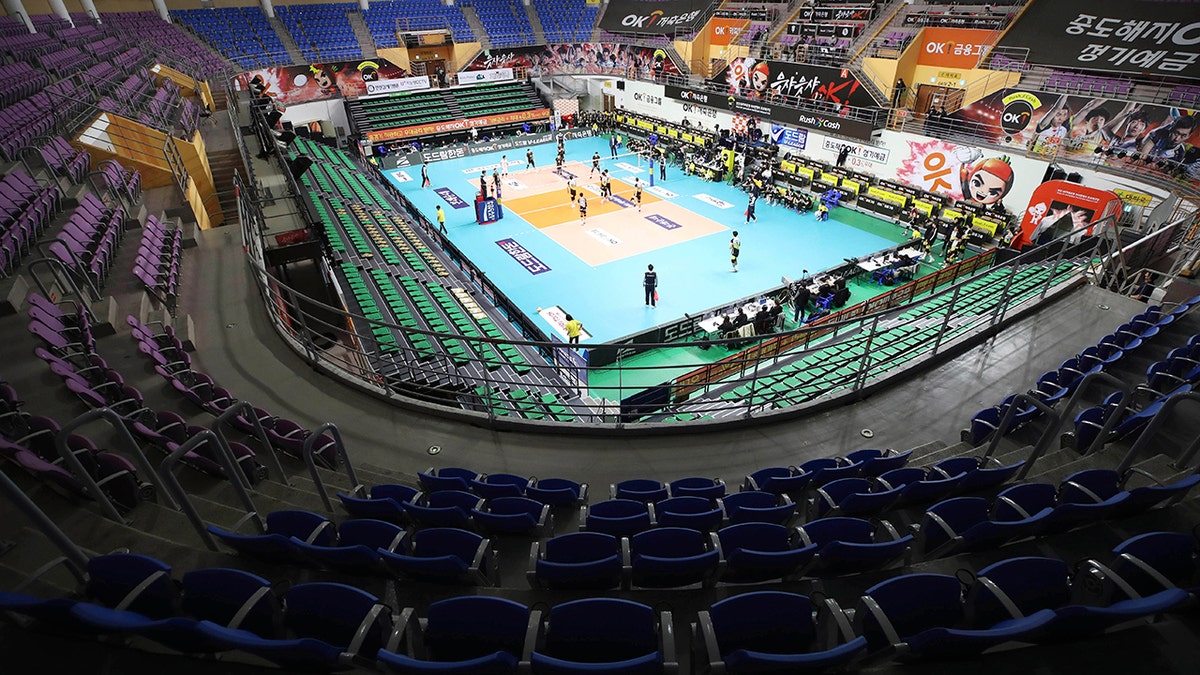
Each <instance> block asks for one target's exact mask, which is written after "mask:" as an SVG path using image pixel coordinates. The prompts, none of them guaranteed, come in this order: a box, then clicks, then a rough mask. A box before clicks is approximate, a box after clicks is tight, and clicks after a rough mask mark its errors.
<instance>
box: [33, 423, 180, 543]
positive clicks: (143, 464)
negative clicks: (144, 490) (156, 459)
mask: <svg viewBox="0 0 1200 675" xmlns="http://www.w3.org/2000/svg"><path fill="white" fill-rule="evenodd" d="M98 419H102V420H104V421H105V422H108V424H109V426H111V427H112V428H113V430H114V431H115V432H116V434H117V438H118V439H120V440H121V441H122V442H123V443H124V444H125V445H126V446H128V448H129V452H130V454H132V455H133V461H134V463H136V464H137V465H138V468H139V469H141V470H142V471H144V472H145V473H146V481H145V482H149V483H152V484H153V485H156V486H157V485H160V484H162V478H161V477H160V476H159V475H158V472H157V471H155V469H154V465H153V464H151V463H150V460H149V459H146V454H145V453H143V452H142V447H141V446H140V445H138V444H137V441H135V440H133V434H131V433H129V428H128V427H126V426H125V421H124V420H123V419H121V416H120V415H118V414H117V413H115V412H113V410H112V409H110V408H95V409H93V410H89V411H87V412H85V413H83V414H82V415H80V416H78V417H76V418H75V419H73V420H71V421H70V422H68V423H67V424H65V425H63V428H62V430H61V431H59V432H58V434H56V435H55V437H54V445H55V446H56V447H57V448H58V454H60V455H62V458H63V460H64V461H66V462H68V463H69V464H71V465H72V467H73V468H75V469H76V470H77V471H80V472H82V473H83V474H84V476H85V477H86V478H87V480H88V481H91V476H90V475H88V474H87V472H86V471H84V470H83V465H82V464H80V462H79V458H77V457H76V456H75V454H74V453H73V452H71V449H70V448H69V447H68V446H67V439H68V437H69V436H70V435H71V432H72V431H74V430H75V429H78V428H79V427H82V426H83V425H85V424H90V423H92V422H94V421H95V420H98ZM92 486H95V489H96V490H97V491H99V489H100V488H99V486H98V485H96V484H95V482H94V481H91V483H90V485H89V487H92ZM105 502H106V503H108V500H107V498H106V499H105ZM167 503H168V505H169V506H170V507H171V508H173V509H177V508H179V504H178V503H176V502H175V500H173V499H171V498H170V496H169V495H168V497H167ZM108 505H109V507H110V508H111V507H112V504H111V503H108ZM110 516H111V514H110ZM118 522H124V521H123V519H118Z"/></svg>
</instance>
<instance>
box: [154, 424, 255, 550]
mask: <svg viewBox="0 0 1200 675" xmlns="http://www.w3.org/2000/svg"><path fill="white" fill-rule="evenodd" d="M202 443H210V444H212V445H211V447H215V448H217V460H218V461H219V462H220V464H221V468H222V469H224V470H225V477H226V478H227V479H228V480H229V483H230V485H232V486H233V491H234V492H235V493H236V494H237V496H238V499H239V500H241V502H242V507H243V508H244V509H246V515H247V517H248V518H249V519H250V520H251V521H253V523H254V525H255V527H256V528H257V532H258V533H259V534H262V533H263V532H265V531H266V530H265V528H264V527H263V523H262V520H261V519H260V518H259V516H258V509H257V508H256V507H255V506H254V501H253V500H252V499H251V498H250V494H249V493H248V492H247V491H246V488H244V487H243V486H242V480H243V479H242V478H241V476H240V474H241V469H239V468H238V466H237V462H235V461H234V460H233V452H232V451H230V449H229V444H228V443H226V441H225V435H224V434H222V433H221V432H220V430H217V431H213V430H212V429H202V430H201V431H198V432H196V435H195V436H192V437H191V438H189V439H188V440H187V441H185V442H184V443H183V444H182V445H180V446H179V447H178V448H175V450H174V451H173V452H172V453H171V454H169V455H167V456H166V458H165V459H163V461H162V464H161V466H162V468H163V475H164V476H166V477H167V480H166V481H165V482H164V483H163V485H164V486H165V487H166V488H167V490H168V492H169V493H170V494H171V495H172V496H173V497H174V498H175V499H176V500H177V501H178V502H179V510H181V511H183V513H184V515H185V516H187V519H188V521H189V522H191V524H192V527H193V528H195V530H196V533H197V534H199V535H200V539H201V540H202V541H203V542H204V545H205V546H207V547H208V549H209V550H210V551H216V550H219V549H218V548H217V543H216V542H215V541H214V540H213V538H212V535H211V534H210V533H209V531H208V529H207V528H206V527H204V519H203V518H201V517H200V512H199V511H197V510H196V505H195V504H193V503H192V499H191V497H188V495H187V492H186V491H185V490H184V489H183V486H182V485H180V483H179V479H178V478H177V477H176V476H175V465H176V464H177V463H178V462H179V460H180V459H182V458H183V456H184V455H186V454H187V453H189V452H191V451H192V448H195V447H198V446H200V445H201V444H202Z"/></svg>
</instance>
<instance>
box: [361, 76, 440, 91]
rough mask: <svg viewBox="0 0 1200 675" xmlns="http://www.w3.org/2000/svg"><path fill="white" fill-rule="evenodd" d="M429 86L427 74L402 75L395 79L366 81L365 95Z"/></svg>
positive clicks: (412, 89) (426, 87) (413, 89)
mask: <svg viewBox="0 0 1200 675" xmlns="http://www.w3.org/2000/svg"><path fill="white" fill-rule="evenodd" d="M430 86H431V85H430V84H429V76H428V75H422V76H420V77H402V78H400V79H397V80H375V81H373V82H367V96H377V95H379V94H395V93H397V92H401V91H416V90H418V89H428V88H429V87H430Z"/></svg>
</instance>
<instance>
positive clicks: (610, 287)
mask: <svg viewBox="0 0 1200 675" xmlns="http://www.w3.org/2000/svg"><path fill="white" fill-rule="evenodd" d="M533 151H534V157H535V161H536V163H537V166H538V167H539V168H540V167H547V166H553V163H554V155H555V154H556V148H555V146H554V145H553V144H547V145H541V146H537V147H535V148H534V149H533ZM566 151H567V162H568V163H570V162H582V163H584V164H586V165H587V167H590V165H591V156H592V153H594V152H599V153H600V156H601V158H602V166H603V167H604V168H608V169H609V173H610V175H612V177H613V178H614V179H615V180H623V181H626V182H629V183H632V181H633V178H634V176H638V177H640V179H641V180H642V181H643V182H646V181H648V180H649V167H648V165H647V164H646V162H645V161H644V160H643V162H642V163H641V171H640V173H639V172H637V171H631V170H630V168H629V167H632V168H634V169H637V160H636V158H634V157H632V156H629V155H623V156H621V157H619V158H618V159H609V149H608V141H607V139H606V138H603V137H599V138H586V139H579V140H573V141H568V142H567V144H566ZM505 154H507V156H508V160H509V170H510V172H511V173H513V174H515V175H514V176H513V177H514V178H515V179H517V180H519V179H520V175H519V173H518V172H519V171H521V170H522V169H524V167H525V152H524V150H520V151H516V152H508V153H505ZM500 156H501V153H494V154H492V155H480V156H476V157H467V158H463V159H455V160H448V161H443V162H437V163H431V164H430V165H429V177H430V180H431V182H432V183H433V187H432V188H427V189H425V190H422V189H420V168H419V167H408V168H406V169H404V170H402V171H401V170H392V171H385V172H384V175H385V176H387V177H388V179H389V180H391V181H392V182H393V183H394V184H395V185H396V186H397V187H398V188H400V190H402V191H403V192H404V193H405V195H406V196H407V197H408V198H409V200H411V201H412V203H413V204H414V205H415V206H416V207H417V208H418V209H420V210H421V212H422V213H424V214H425V217H426V218H428V219H429V221H430V222H434V223H436V218H435V216H434V209H435V208H436V207H437V206H438V205H439V204H440V205H441V206H442V208H443V210H445V212H446V228H447V230H448V231H449V236H450V239H451V240H452V241H453V242H454V244H455V246H457V247H458V248H459V249H460V250H461V251H462V252H463V253H464V254H465V255H467V256H468V257H469V258H470V259H471V260H472V261H473V262H474V263H475V264H476V265H477V266H478V267H479V268H480V269H482V270H484V272H485V273H486V274H487V277H488V278H489V279H490V280H491V281H492V283H494V284H495V285H496V286H497V287H499V288H500V289H501V290H502V291H503V292H504V294H505V295H507V296H508V297H509V298H510V299H511V300H512V301H513V302H514V303H516V304H517V306H518V307H520V308H521V310H522V311H524V312H525V313H526V314H527V315H529V316H530V317H531V318H532V319H533V320H534V322H535V324H536V325H538V326H539V327H541V328H542V329H543V330H544V331H545V332H546V334H547V335H552V334H554V330H553V329H552V328H551V326H550V324H549V323H548V322H547V321H546V320H544V319H542V318H541V317H540V316H538V313H537V310H538V308H545V307H551V306H554V305H558V306H560V307H562V309H563V310H564V311H566V312H567V313H569V314H572V315H573V316H574V317H575V318H576V319H579V320H580V321H582V322H583V325H584V328H585V329H586V330H587V332H589V333H590V334H591V335H592V339H591V341H593V342H608V341H613V340H616V339H619V338H622V337H625V336H628V335H633V334H637V333H641V332H643V331H645V330H647V329H650V328H653V327H654V326H658V325H660V324H665V323H669V322H672V321H675V320H676V319H679V318H681V317H682V316H683V315H684V314H685V313H687V314H691V315H695V314H698V313H703V312H704V311H706V310H709V309H712V308H714V307H719V306H723V305H727V304H729V303H730V302H733V301H736V300H738V299H740V298H744V297H746V296H751V295H754V294H756V293H761V292H763V291H766V290H768V289H772V288H775V287H777V286H778V285H779V283H780V277H782V276H787V277H789V278H793V279H794V278H797V277H798V276H800V273H801V270H804V269H807V270H810V271H811V272H816V271H819V270H823V269H826V268H829V267H834V266H836V265H838V264H840V263H842V262H843V260H844V259H845V258H852V257H861V256H864V255H867V254H869V253H873V252H875V251H878V250H880V249H884V248H887V247H889V246H892V245H893V244H894V243H895V241H899V240H900V239H899V236H900V230H899V229H898V228H897V230H896V232H897V237H898V238H897V239H895V240H889V239H887V238H884V237H882V236H878V235H876V234H872V233H870V232H867V231H865V230H864V229H860V228H859V227H855V226H853V225H848V224H845V223H843V222H839V217H843V218H845V219H846V220H857V221H859V222H861V221H862V220H863V219H864V216H862V215H861V214H858V213H854V212H849V211H845V210H843V209H835V210H834V213H833V215H832V217H831V218H830V220H829V221H827V222H824V223H819V222H817V221H816V218H815V217H814V216H813V215H812V214H805V215H801V214H798V213H796V212H794V211H791V210H790V209H786V208H783V207H779V206H771V205H768V204H767V203H766V202H765V201H763V200H761V199H760V200H759V202H758V206H757V216H758V220H757V222H753V223H750V224H749V225H747V224H746V219H745V210H746V203H747V199H748V197H747V195H746V194H745V193H743V192H742V191H740V190H738V189H735V188H734V187H732V186H730V185H728V184H725V183H714V182H709V181H705V180H701V179H699V178H696V177H693V176H686V175H684V174H683V173H682V171H680V170H679V168H678V167H675V166H671V167H668V173H667V180H666V181H665V182H663V181H660V180H658V179H657V175H656V176H655V182H656V185H658V186H661V187H662V188H665V189H666V190H667V191H669V193H673V194H674V195H675V196H673V197H668V198H667V201H670V202H672V203H673V204H676V205H678V206H680V207H683V208H684V209H687V210H688V211H691V212H693V213H695V214H697V215H700V216H703V217H705V218H708V219H711V220H713V221H716V222H717V223H720V224H722V225H724V226H726V227H727V228H728V229H726V230H723V231H719V232H716V233H713V234H707V235H705V236H701V237H699V238H695V239H691V240H689V241H681V242H679V243H676V244H672V245H667V246H664V247H661V248H656V249H654V250H650V251H646V252H641V253H638V254H636V255H632V256H630V257H626V258H622V259H618V260H614V261H612V262H607V263H604V264H601V265H597V266H591V265H589V264H587V263H585V262H584V261H583V260H582V259H580V258H579V257H578V256H576V255H575V253H573V252H572V251H571V250H569V249H567V248H565V247H564V246H562V245H560V244H559V243H558V242H556V241H554V240H553V239H551V238H550V237H549V236H548V235H547V234H545V233H544V232H543V231H542V230H539V229H537V228H536V227H534V226H533V225H531V224H530V223H529V222H527V221H526V220H524V219H522V218H520V217H519V216H517V215H515V214H513V213H510V212H508V211H507V210H506V211H505V216H504V218H503V219H502V220H500V221H499V222H496V223H492V224H490V225H482V226H481V225H478V224H477V223H476V222H475V213H474V208H473V201H474V195H475V194H476V192H477V191H478V189H479V187H478V186H479V171H480V169H481V168H484V167H487V172H488V176H489V177H490V176H491V173H492V169H491V167H492V166H494V165H498V164H499V162H500ZM618 164H623V165H624V167H620V166H617V165H618ZM655 172H656V174H657V169H656V171H655ZM584 174H585V175H584V176H581V177H580V179H579V182H580V184H586V183H587V182H588V181H587V176H586V168H585V170H584ZM404 178H408V180H403V179H404ZM563 185H564V186H565V182H564V183H563ZM435 188H449V189H450V190H451V191H453V192H454V193H455V195H457V196H458V197H459V198H461V200H462V201H463V202H466V203H467V204H468V208H458V209H455V208H452V206H451V204H450V203H448V202H447V201H446V200H444V199H443V198H442V197H441V196H439V195H438V194H437V192H435ZM616 189H617V188H616V187H615V186H614V190H616ZM661 194H665V193H660V195H659V196H661ZM697 195H701V197H699V198H698V197H697ZM520 196H521V193H520V192H516V191H510V190H508V189H507V188H506V189H505V190H504V192H503V198H504V199H512V198H516V197H520ZM705 196H707V197H708V198H705ZM712 198H715V199H712ZM563 200H564V201H565V192H564V198H563ZM589 201H590V202H591V203H592V204H597V203H598V202H599V199H598V197H595V196H594V195H591V194H589ZM722 205H723V206H722ZM649 206H650V205H647V208H649ZM629 211H630V217H631V218H640V217H641V215H642V214H638V213H636V211H635V210H633V209H629ZM609 217H611V216H609ZM646 227H648V228H649V227H654V225H653V224H646ZM732 230H738V232H739V235H740V237H741V240H742V249H741V257H740V262H739V264H738V272H737V273H736V274H735V273H733V272H731V271H730V264H729V240H730V238H731V236H732ZM505 239H512V240H515V241H516V242H517V243H518V244H520V246H521V247H523V248H524V249H525V250H526V251H528V252H529V253H531V254H533V256H535V257H536V258H537V259H538V260H540V261H541V262H542V263H543V264H544V265H545V266H546V267H549V268H550V269H549V271H546V272H542V273H540V274H533V273H531V272H530V271H529V270H528V269H526V267H524V266H522V265H521V264H520V263H518V261H517V260H516V259H515V258H514V257H513V256H512V255H511V254H510V253H509V252H508V251H506V250H505V249H504V248H501V246H500V245H498V244H497V242H498V241H501V240H505ZM596 245H600V244H596ZM510 248H511V247H510ZM648 264H653V265H654V269H655V271H656V272H658V283H659V286H658V291H659V301H658V307H657V308H651V307H646V306H645V305H644V304H643V291H642V274H643V272H645V270H646V265H648Z"/></svg>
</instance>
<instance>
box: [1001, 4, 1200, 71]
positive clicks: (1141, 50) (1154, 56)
mask: <svg viewBox="0 0 1200 675" xmlns="http://www.w3.org/2000/svg"><path fill="white" fill-rule="evenodd" d="M1000 46H1002V47H1014V48H1023V49H1024V48H1027V49H1028V50H1029V62H1030V63H1044V64H1049V65H1055V66H1065V67H1068V68H1083V69H1087V70H1098V71H1114V70H1115V71H1124V72H1132V73H1162V74H1166V75H1171V76H1173V77H1185V78H1193V79H1194V78H1200V64H1198V63H1197V62H1196V61H1197V57H1198V56H1200V3H1197V2H1194V1H1192V2H1187V1H1185V2H1162V1H1161V0H1054V2H1034V3H1031V4H1030V5H1029V7H1027V8H1026V9H1025V11H1024V12H1022V13H1021V16H1020V18H1018V19H1017V21H1016V23H1014V24H1013V25H1012V26H1011V27H1010V28H1009V29H1008V31H1007V32H1006V33H1005V34H1004V37H1003V39H1001V40H1000Z"/></svg>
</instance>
